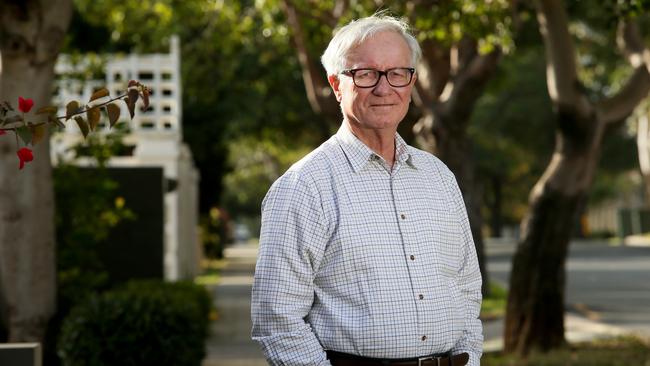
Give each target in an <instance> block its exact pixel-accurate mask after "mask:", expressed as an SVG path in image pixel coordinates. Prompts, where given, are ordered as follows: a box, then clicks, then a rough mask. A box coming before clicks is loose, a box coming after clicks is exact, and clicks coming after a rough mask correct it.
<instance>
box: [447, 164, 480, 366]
mask: <svg viewBox="0 0 650 366" xmlns="http://www.w3.org/2000/svg"><path fill="white" fill-rule="evenodd" d="M451 187H452V197H453V201H454V204H455V206H456V210H457V217H458V220H459V221H460V222H459V224H460V227H461V232H462V245H463V249H462V254H463V257H462V261H461V266H460V270H459V276H458V285H459V287H460V289H461V294H462V296H463V297H464V298H463V302H464V304H465V329H464V331H463V336H462V337H461V338H460V339H459V340H458V342H456V345H455V346H454V347H453V349H452V353H454V354H458V353H463V352H467V353H468V354H469V362H468V364H467V365H468V366H479V365H480V362H481V355H482V354H483V325H482V324H481V320H480V319H479V315H480V312H481V301H482V295H481V285H482V280H481V271H480V269H479V265H478V258H477V256H476V247H475V246H474V240H473V239H472V231H471V229H470V226H469V219H468V217H467V210H466V208H465V202H464V201H463V196H462V194H461V192H460V189H459V188H458V184H457V183H456V179H455V178H453V175H452V184H451Z"/></svg>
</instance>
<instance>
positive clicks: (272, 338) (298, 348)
mask: <svg viewBox="0 0 650 366" xmlns="http://www.w3.org/2000/svg"><path fill="white" fill-rule="evenodd" d="M328 238H329V235H328V234H327V228H326V225H325V222H324V217H323V212H322V206H321V204H320V199H319V197H318V196H317V195H316V194H315V192H312V191H311V190H310V189H309V187H308V186H307V184H306V183H305V182H302V181H301V180H300V178H299V177H298V176H297V174H295V173H287V174H285V175H284V176H282V177H281V178H280V179H279V180H278V181H277V182H276V183H275V184H274V185H273V186H272V187H271V189H270V190H269V192H268V193H267V196H266V197H265V199H264V202H263V204H262V228H261V232H260V252H259V255H258V259H257V266H256V268H255V279H254V283H253V293H252V306H251V316H252V320H253V330H252V336H253V339H254V340H256V341H257V342H259V343H260V345H261V347H262V350H263V352H264V355H265V357H266V359H267V361H268V362H269V364H271V365H330V363H329V361H327V357H326V355H325V351H324V350H323V347H322V346H321V345H320V343H319V342H318V339H317V338H316V336H315V334H314V333H313V331H312V329H311V326H310V325H309V324H308V323H306V322H305V320H304V319H305V317H306V316H307V314H308V313H309V310H310V309H311V306H312V302H313V299H314V284H313V280H314V274H315V271H316V269H317V268H318V265H319V264H320V260H321V259H322V256H323V251H324V248H325V245H326V244H327V241H328Z"/></svg>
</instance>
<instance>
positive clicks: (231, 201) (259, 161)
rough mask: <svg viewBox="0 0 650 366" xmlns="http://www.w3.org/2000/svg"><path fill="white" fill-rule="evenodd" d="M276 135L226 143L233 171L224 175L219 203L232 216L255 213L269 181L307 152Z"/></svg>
mask: <svg viewBox="0 0 650 366" xmlns="http://www.w3.org/2000/svg"><path fill="white" fill-rule="evenodd" d="M292 145H293V144H289V143H288V142H286V141H282V139H281V138H280V139H278V138H274V139H271V138H264V139H262V140H261V141H260V140H257V139H255V138H251V137H248V138H242V139H239V140H236V141H233V143H232V144H231V145H230V156H229V163H230V164H231V165H232V166H233V168H234V169H233V171H232V172H230V173H228V174H227V175H226V176H225V177H224V187H225V190H224V192H223V197H222V199H223V204H224V206H225V207H226V209H227V210H228V211H229V212H230V213H231V214H232V215H233V216H248V217H256V216H258V215H259V214H260V206H261V203H262V199H263V198H264V196H265V195H266V192H267V191H268V189H269V187H270V186H271V184H272V183H273V182H274V181H275V180H276V179H277V178H278V177H279V176H280V175H282V173H284V172H285V171H286V170H287V169H288V168H289V166H291V164H293V163H294V162H296V161H298V160H299V159H300V158H301V157H302V156H304V155H306V154H307V152H309V150H310V147H309V146H301V145H300V144H298V146H292Z"/></svg>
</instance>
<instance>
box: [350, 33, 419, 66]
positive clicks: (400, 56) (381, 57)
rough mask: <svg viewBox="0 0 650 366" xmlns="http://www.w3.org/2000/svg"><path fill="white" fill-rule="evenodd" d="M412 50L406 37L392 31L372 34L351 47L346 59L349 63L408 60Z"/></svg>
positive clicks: (399, 61)
mask: <svg viewBox="0 0 650 366" xmlns="http://www.w3.org/2000/svg"><path fill="white" fill-rule="evenodd" d="M410 58H411V50H410V48H409V45H408V43H407V42H406V40H405V39H404V37H403V36H402V35H401V34H399V33H397V32H392V31H383V32H379V33H376V34H373V35H370V36H368V37H366V38H365V39H363V40H362V41H361V42H359V43H357V44H355V45H354V46H352V47H350V50H349V51H348V53H347V55H346V57H345V59H346V60H347V62H348V63H368V62H370V63H372V62H382V63H383V62H391V61H392V62H398V63H403V62H405V61H406V62H408V61H409V60H410Z"/></svg>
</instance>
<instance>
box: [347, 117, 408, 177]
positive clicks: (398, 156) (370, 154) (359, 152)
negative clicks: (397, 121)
mask: <svg viewBox="0 0 650 366" xmlns="http://www.w3.org/2000/svg"><path fill="white" fill-rule="evenodd" d="M335 136H336V139H337V140H338V141H339V144H340V145H341V148H342V149H343V152H344V153H345V155H346V157H347V158H348V160H349V161H350V165H352V169H353V170H354V172H355V173H356V172H358V171H359V170H360V169H361V168H362V167H363V166H364V165H366V164H367V163H368V162H370V161H372V159H376V158H375V156H377V157H378V155H377V154H376V153H375V152H374V151H372V149H370V148H369V147H368V146H367V145H366V144H364V143H363V142H362V141H361V140H359V139H358V138H357V137H356V136H355V135H354V134H353V133H352V131H350V127H348V126H347V125H346V124H345V123H344V124H342V125H341V127H340V128H339V130H338V132H337V133H336V135H335ZM395 161H396V162H400V163H407V164H409V165H410V166H412V167H415V166H414V165H413V158H412V156H411V153H410V152H409V149H408V145H407V144H406V142H405V141H404V139H403V138H402V136H400V135H399V133H395Z"/></svg>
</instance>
